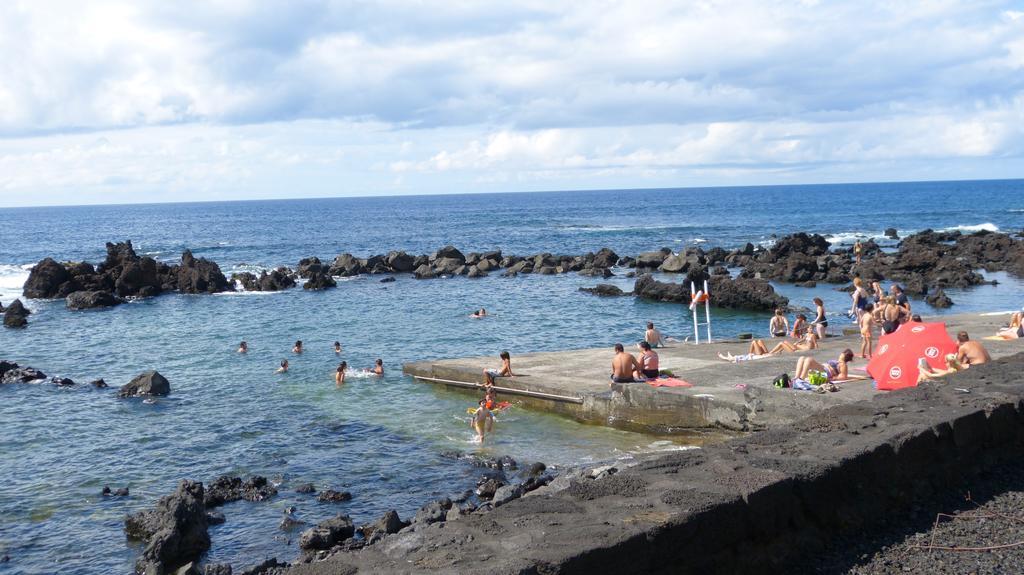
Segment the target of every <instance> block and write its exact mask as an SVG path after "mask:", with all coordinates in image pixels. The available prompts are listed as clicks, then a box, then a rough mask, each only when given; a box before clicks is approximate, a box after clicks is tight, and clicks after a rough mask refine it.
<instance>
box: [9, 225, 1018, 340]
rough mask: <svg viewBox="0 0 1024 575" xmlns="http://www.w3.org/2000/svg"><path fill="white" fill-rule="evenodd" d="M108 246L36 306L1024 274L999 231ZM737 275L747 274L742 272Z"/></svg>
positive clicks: (45, 277) (751, 295)
mask: <svg viewBox="0 0 1024 575" xmlns="http://www.w3.org/2000/svg"><path fill="white" fill-rule="evenodd" d="M106 248H107V256H106V259H105V260H104V261H103V262H102V263H100V264H99V265H96V266H94V265H93V264H90V263H87V262H65V263H60V262H57V261H56V260H54V259H52V258H45V259H43V260H42V261H40V262H39V263H37V264H36V265H35V266H34V267H33V268H32V270H31V272H30V274H29V278H28V280H27V281H26V282H25V286H24V290H23V293H24V296H25V297H28V298H37V299H57V298H64V299H65V301H66V305H67V307H68V308H69V309H74V310H80V309H91V308H103V307H111V306H115V305H118V304H120V303H123V302H124V301H126V300H127V299H131V298H143V297H152V296H156V295H160V294H162V293H168V292H179V293H188V294H201V293H219V292H225V291H234V290H235V284H238V285H240V286H241V288H242V289H243V290H245V291H280V290H285V289H290V288H294V287H296V286H298V285H299V284H300V281H301V284H302V287H303V288H304V289H307V290H322V289H329V288H334V287H336V286H337V282H336V281H335V279H334V278H338V277H353V276H358V275H386V276H387V277H385V278H383V279H382V280H381V281H382V282H386V281H393V280H394V276H395V275H409V276H411V277H414V278H417V279H432V278H445V277H454V276H465V277H468V278H479V277H484V276H487V275H489V274H493V273H499V272H500V273H501V275H502V276H504V277H516V276H519V275H521V274H540V275H556V274H566V273H576V274H579V275H582V276H586V277H596V278H608V277H612V276H613V275H615V274H616V271H617V272H618V273H624V275H625V276H626V277H636V278H637V280H636V284H635V286H634V289H633V291H632V292H621V290H618V288H616V287H613V286H607V285H599V286H597V287H596V288H589V289H587V290H586V291H592V293H596V294H598V295H632V296H636V297H641V298H646V299H653V300H657V301H669V302H678V303H684V304H686V303H689V302H690V295H691V294H690V284H691V282H693V283H694V284H695V285H697V286H698V287H700V286H703V283H704V282H705V281H707V282H708V283H709V286H710V288H711V292H712V293H713V294H715V295H714V299H713V302H714V305H716V306H720V307H729V308H738V309H752V310H770V309H773V308H775V307H786V306H787V305H788V303H789V302H788V300H787V299H786V298H785V297H782V296H780V295H778V294H776V293H775V291H774V289H773V288H772V287H771V285H770V284H769V282H770V281H775V282H784V283H793V284H796V285H801V286H804V287H815V286H816V285H817V284H818V283H828V284H835V285H846V284H849V282H850V281H852V279H853V278H854V277H860V278H862V279H863V280H865V281H875V280H878V281H891V282H899V283H900V284H902V285H903V287H904V291H906V292H907V293H908V294H910V295H913V296H917V297H927V298H928V301H929V303H930V304H932V305H935V306H937V307H948V306H950V305H953V301H952V300H951V299H950V298H949V297H948V296H946V295H945V293H944V291H943V289H944V288H951V287H953V288H964V287H970V286H976V285H981V284H984V283H987V282H986V280H985V279H984V278H983V277H982V276H981V275H980V274H979V273H978V272H977V270H979V269H983V270H986V271H1006V272H1009V273H1012V274H1015V275H1018V276H1024V241H1022V240H1021V236H1020V234H1017V235H1016V236H1012V235H1010V234H1004V233H997V232H988V231H979V232H975V233H971V234H963V233H961V232H935V231H932V230H925V231H922V232H919V233H916V234H914V235H911V236H908V237H906V238H904V239H903V240H902V241H901V242H900V243H899V245H898V248H897V249H896V250H895V251H891V252H885V251H883V250H882V249H881V248H880V247H879V246H878V245H877V244H875V243H874V242H873V241H870V240H869V241H867V242H865V243H864V244H862V253H863V259H862V261H861V262H860V263H857V262H856V258H855V256H854V254H853V249H852V248H836V249H832V248H831V245H830V244H829V242H828V240H827V239H825V238H824V237H823V236H821V235H817V234H806V233H803V232H801V233H796V234H792V235H788V236H785V237H782V238H779V239H778V240H776V241H775V243H774V244H773V245H772V246H770V247H767V248H765V247H755V246H754V245H753V244H750V243H748V244H746V245H745V246H743V247H742V248H737V249H732V250H726V249H724V248H720V247H714V248H710V249H708V250H704V249H703V248H701V247H691V248H687V249H685V250H683V251H682V252H679V253H673V252H672V251H671V250H670V249H668V248H662V249H660V250H656V251H651V252H644V253H641V254H638V255H636V256H620V255H619V254H617V253H615V251H613V250H612V249H610V248H607V247H605V248H601V249H600V250H598V251H597V252H590V253H587V254H583V255H555V254H551V253H540V254H533V255H527V256H518V255H507V254H503V253H502V252H501V251H500V250H493V251H488V252H470V253H466V254H464V253H463V252H461V251H460V250H459V249H457V248H456V247H454V246H451V245H449V246H445V247H443V248H441V249H439V250H437V251H436V252H434V253H433V254H429V255H428V254H421V255H412V254H409V253H406V252H404V251H391V252H388V253H387V254H378V255H372V256H369V257H367V258H358V257H356V256H354V255H352V254H350V253H343V254H341V255H339V256H337V257H335V258H334V260H333V261H331V262H330V263H326V262H324V261H322V260H321V259H320V258H318V257H309V258H304V259H302V260H300V261H299V262H298V265H297V266H296V268H295V269H291V268H288V267H283V266H282V267H278V268H276V269H273V270H267V271H263V272H261V273H260V274H259V275H256V274H254V273H252V272H241V273H236V274H232V276H231V278H230V279H229V278H227V277H225V275H224V273H223V272H222V271H221V269H220V267H219V266H218V265H217V264H216V263H215V262H213V261H210V260H207V259H205V258H196V257H195V256H193V255H192V253H191V252H190V251H187V250H186V251H185V252H184V253H183V254H182V256H181V260H180V262H179V263H176V264H173V265H170V264H167V263H164V262H159V261H157V260H155V259H153V258H151V257H148V256H139V255H138V254H137V253H136V252H135V250H134V248H133V246H132V243H131V241H130V240H128V241H125V242H120V243H108V244H107V246H106ZM613 269H614V270H615V271H613ZM730 269H733V270H735V269H739V270H740V271H739V272H738V273H733V272H731V271H730ZM623 270H626V271H624V272H623ZM652 273H665V274H679V275H684V278H685V279H684V281H683V282H682V283H681V284H675V283H666V282H659V281H657V280H655V279H654V278H653V277H652V276H650V275H648V274H652ZM734 276H735V277H734ZM15 306H20V302H15V303H12V304H11V306H10V307H11V308H14V307H15ZM26 311H27V310H26ZM26 315H27V313H22V312H21V311H20V310H19V311H18V312H17V313H11V312H10V311H9V310H8V312H6V313H5V318H4V319H5V325H7V326H8V327H21V326H24V325H25V316H26ZM8 316H10V320H8Z"/></svg>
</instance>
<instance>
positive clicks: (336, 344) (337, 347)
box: [334, 341, 341, 355]
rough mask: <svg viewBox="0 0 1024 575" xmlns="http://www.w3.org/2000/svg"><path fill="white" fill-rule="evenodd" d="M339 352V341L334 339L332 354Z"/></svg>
mask: <svg viewBox="0 0 1024 575" xmlns="http://www.w3.org/2000/svg"><path fill="white" fill-rule="evenodd" d="M339 353H341V342H340V341H336V342H334V354H335V355H338V354H339Z"/></svg>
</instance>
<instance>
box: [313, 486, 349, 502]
mask: <svg viewBox="0 0 1024 575" xmlns="http://www.w3.org/2000/svg"><path fill="white" fill-rule="evenodd" d="M316 500H317V501H319V502H321V503H343V502H345V501H351V500H352V494H351V493H349V492H348V491H335V490H334V489H324V490H323V491H321V492H320V494H319V495H317V496H316Z"/></svg>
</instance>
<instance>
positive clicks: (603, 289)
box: [579, 284, 628, 297]
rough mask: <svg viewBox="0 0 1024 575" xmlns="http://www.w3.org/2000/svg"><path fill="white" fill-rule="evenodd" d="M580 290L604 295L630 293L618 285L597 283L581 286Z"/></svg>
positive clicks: (612, 295)
mask: <svg viewBox="0 0 1024 575" xmlns="http://www.w3.org/2000/svg"><path fill="white" fill-rule="evenodd" d="M579 291H581V292H586V293H591V294H594V295H597V296H602V297H614V296H620V295H628V294H627V293H626V292H624V291H622V289H621V288H619V287H618V286H613V285H611V284H597V285H596V286H594V287H581V288H579Z"/></svg>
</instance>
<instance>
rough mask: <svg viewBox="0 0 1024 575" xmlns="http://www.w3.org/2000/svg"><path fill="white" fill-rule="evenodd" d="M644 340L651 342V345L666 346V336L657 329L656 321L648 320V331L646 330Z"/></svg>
mask: <svg viewBox="0 0 1024 575" xmlns="http://www.w3.org/2000/svg"><path fill="white" fill-rule="evenodd" d="M644 341H646V342H647V343H649V344H651V347H665V338H664V337H662V335H661V332H660V331H658V330H657V329H655V327H654V322H650V321H649V322H647V331H645V332H644Z"/></svg>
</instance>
